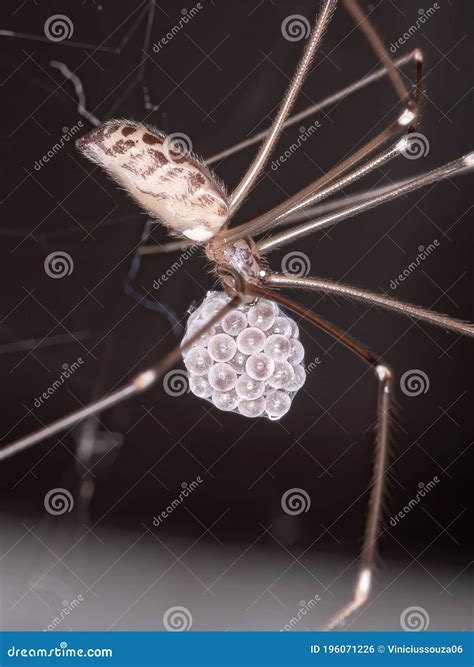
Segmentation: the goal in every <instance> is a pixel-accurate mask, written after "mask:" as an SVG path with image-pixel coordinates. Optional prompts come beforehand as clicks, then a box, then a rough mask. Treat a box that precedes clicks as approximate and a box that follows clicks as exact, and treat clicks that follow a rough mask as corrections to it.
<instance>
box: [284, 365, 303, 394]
mask: <svg viewBox="0 0 474 667" xmlns="http://www.w3.org/2000/svg"><path fill="white" fill-rule="evenodd" d="M293 370H294V372H295V377H294V378H293V380H292V381H291V382H290V384H289V385H288V386H287V389H288V391H298V389H301V387H302V386H303V385H304V383H305V382H306V372H305V370H304V368H303V366H294V368H293Z"/></svg>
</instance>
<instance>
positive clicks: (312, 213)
mask: <svg viewBox="0 0 474 667" xmlns="http://www.w3.org/2000/svg"><path fill="white" fill-rule="evenodd" d="M410 180H411V179H409V178H405V179H404V180H403V181H395V182H394V183H390V184H389V185H381V186H379V187H378V188H372V189H371V190H363V191H361V192H356V193H355V194H353V195H347V196H345V197H338V198H337V199H332V200H331V201H328V202H324V203H323V204H318V206H312V207H310V208H305V209H304V210H303V211H298V212H297V213H293V214H292V215H290V216H288V218H283V219H282V220H278V221H277V222H276V224H275V227H280V226H282V227H283V226H285V225H288V224H290V223H293V222H301V221H302V220H310V219H311V218H315V217H318V216H320V215H323V214H324V213H329V212H330V211H339V210H340V209H343V208H347V207H348V206H350V205H352V204H359V203H360V202H363V201H367V200H368V199H371V198H372V197H375V196H377V195H382V194H385V193H386V192H394V191H395V190H396V189H397V188H399V187H401V186H403V185H406V184H407V183H408V182H409V181H410Z"/></svg>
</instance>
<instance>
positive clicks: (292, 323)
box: [290, 320, 300, 338]
mask: <svg viewBox="0 0 474 667" xmlns="http://www.w3.org/2000/svg"><path fill="white" fill-rule="evenodd" d="M290 326H291V335H292V336H293V338H299V337H300V330H299V328H298V325H297V324H296V322H295V321H294V320H290Z"/></svg>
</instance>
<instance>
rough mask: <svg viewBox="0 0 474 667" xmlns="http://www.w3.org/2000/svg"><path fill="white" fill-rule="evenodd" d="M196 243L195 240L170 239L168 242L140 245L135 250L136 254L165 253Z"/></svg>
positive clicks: (185, 248) (189, 246) (184, 248)
mask: <svg viewBox="0 0 474 667" xmlns="http://www.w3.org/2000/svg"><path fill="white" fill-rule="evenodd" d="M194 245H196V241H188V240H186V239H184V238H183V239H182V240H179V241H170V242H169V243H158V244H156V245H142V246H140V247H139V248H138V250H137V255H167V254H168V253H171V252H178V251H179V250H187V249H188V248H191V247H192V246H194Z"/></svg>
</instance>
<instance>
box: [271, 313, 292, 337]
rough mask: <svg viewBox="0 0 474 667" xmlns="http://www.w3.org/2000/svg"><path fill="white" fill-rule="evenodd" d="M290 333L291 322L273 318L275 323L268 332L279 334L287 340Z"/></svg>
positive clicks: (285, 318)
mask: <svg viewBox="0 0 474 667" xmlns="http://www.w3.org/2000/svg"><path fill="white" fill-rule="evenodd" d="M292 332H293V329H292V327H291V322H290V320H289V319H288V318H287V317H275V322H274V324H273V326H272V328H271V329H270V331H269V333H271V334H281V335H282V336H286V337H287V338H290V336H291V335H292Z"/></svg>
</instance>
